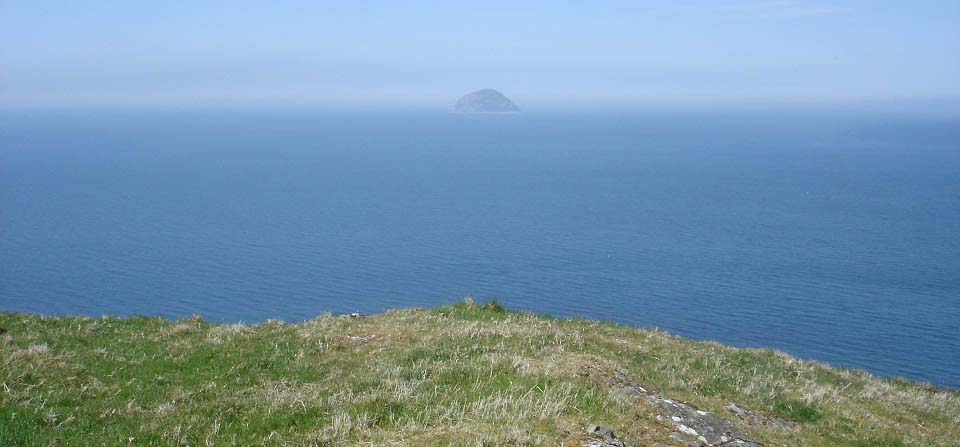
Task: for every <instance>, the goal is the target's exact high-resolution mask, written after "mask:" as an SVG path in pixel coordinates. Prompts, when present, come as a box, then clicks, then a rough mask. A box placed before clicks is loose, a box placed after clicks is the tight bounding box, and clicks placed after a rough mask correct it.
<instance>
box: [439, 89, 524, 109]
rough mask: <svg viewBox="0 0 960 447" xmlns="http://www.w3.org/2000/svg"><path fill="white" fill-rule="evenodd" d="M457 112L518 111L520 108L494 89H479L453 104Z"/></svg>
mask: <svg viewBox="0 0 960 447" xmlns="http://www.w3.org/2000/svg"><path fill="white" fill-rule="evenodd" d="M453 111H454V112H456V113H517V112H519V111H520V108H519V107H517V105H516V104H514V103H513V101H511V100H510V99H508V98H507V97H506V96H504V95H503V93H500V92H498V91H496V90H494V89H491V88H488V89H483V90H477V91H475V92H473V93H469V94H467V95H466V96H464V97H462V98H460V100H459V101H457V103H456V104H454V105H453Z"/></svg>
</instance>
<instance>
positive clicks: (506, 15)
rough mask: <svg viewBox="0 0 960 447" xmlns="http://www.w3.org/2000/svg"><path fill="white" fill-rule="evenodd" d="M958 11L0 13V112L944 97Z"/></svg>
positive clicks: (275, 4) (19, 9)
mask: <svg viewBox="0 0 960 447" xmlns="http://www.w3.org/2000/svg"><path fill="white" fill-rule="evenodd" d="M958 81H960V1H957V0H941V1H932V0H916V1H903V0H869V1H867V0H864V1H860V0H835V1H830V0H770V1H763V0H760V1H738V0H732V1H725V0H710V1H706V0H704V1H694V0H673V1H640V0H632V1H601V0H598V1H586V0H578V1H566V2H564V1H533V0H531V1H516V0H514V1H499V0H485V1H479V2H469V1H450V2H443V1H409V2H405V1H399V0H396V1H360V0H356V1H337V2H325V1H317V0H313V1H294V0H274V1H262V0H259V1H246V0H231V1H220V0H206V1H205V0H192V1H188V0H183V1H179V0H171V1H167V2H151V1H98V0H63V1H53V0H22V1H21V0H0V105H5V106H37V105H40V106H45V105H80V106H84V105H151V104H161V105H163V104H195V105H224V104H271V105H282V104H295V105H343V104H385V105H416V106H431V105H442V106H449V104H451V103H452V102H454V101H455V100H456V99H457V98H458V97H459V96H461V95H463V94H465V93H467V92H469V91H472V90H476V89H480V88H496V89H498V90H500V91H502V92H503V93H505V94H506V95H507V96H509V97H511V99H514V100H515V101H516V102H517V103H519V104H521V106H523V105H524V104H536V105H557V104H560V105H564V104H567V105H583V104H595V105H610V104H613V105H627V106H629V105H643V104H656V103H686V102H690V103H698V102H706V103H710V102H716V103H724V102H778V101H785V102H791V101H799V102H819V101H823V102H837V101H864V100H866V101H884V100H928V99H956V98H960V82H958Z"/></svg>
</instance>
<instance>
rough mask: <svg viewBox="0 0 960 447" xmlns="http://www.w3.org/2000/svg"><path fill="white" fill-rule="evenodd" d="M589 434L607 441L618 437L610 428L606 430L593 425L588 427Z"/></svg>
mask: <svg viewBox="0 0 960 447" xmlns="http://www.w3.org/2000/svg"><path fill="white" fill-rule="evenodd" d="M587 433H590V434H591V435H596V436H600V437H602V438H605V439H617V436H616V435H615V434H614V433H613V430H610V429H609V428H604V427H601V426H599V425H591V426H589V427H587Z"/></svg>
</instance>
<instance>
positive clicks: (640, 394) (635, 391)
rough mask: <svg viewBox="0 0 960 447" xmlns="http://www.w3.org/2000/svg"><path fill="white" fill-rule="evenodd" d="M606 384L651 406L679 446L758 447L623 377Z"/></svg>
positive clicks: (732, 428)
mask: <svg viewBox="0 0 960 447" xmlns="http://www.w3.org/2000/svg"><path fill="white" fill-rule="evenodd" d="M608 384H609V385H610V386H611V387H612V388H613V389H614V390H615V391H616V392H619V393H623V394H624V395H627V396H630V397H634V398H637V399H643V400H645V401H647V402H648V403H650V404H651V405H653V406H654V407H655V408H656V409H657V410H658V411H659V412H660V415H661V416H662V417H658V418H657V419H658V420H660V421H664V422H669V423H671V424H673V425H674V427H676V429H677V431H676V432H674V433H672V434H671V438H672V439H674V440H675V441H677V442H680V443H681V445H686V446H690V447H709V446H727V445H731V446H732V445H735V446H740V447H760V446H762V445H763V444H760V443H759V442H757V441H756V440H755V439H753V438H752V437H750V435H748V434H746V433H745V432H744V431H743V430H742V429H740V428H739V427H737V426H736V425H734V424H732V423H731V422H729V421H727V420H726V419H723V418H721V417H719V416H716V415H714V414H711V413H710V412H708V411H702V410H698V409H696V408H694V407H693V406H691V405H688V404H685V403H682V402H676V401H673V400H671V399H667V398H666V397H664V396H663V395H661V394H659V393H656V392H652V391H647V389H645V388H643V387H642V386H640V385H639V384H637V383H636V382H634V381H633V380H632V379H631V378H630V377H629V376H627V375H626V374H624V373H622V372H620V371H617V372H615V373H614V375H613V376H612V377H610V378H609V379H608Z"/></svg>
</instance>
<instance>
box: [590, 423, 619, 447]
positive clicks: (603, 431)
mask: <svg viewBox="0 0 960 447" xmlns="http://www.w3.org/2000/svg"><path fill="white" fill-rule="evenodd" d="M585 431H586V432H587V433H588V434H590V435H592V436H594V438H593V439H588V440H586V441H584V443H583V444H581V447H630V444H627V443H625V442H623V441H621V440H619V439H617V435H615V434H613V430H610V429H609V428H603V427H601V426H599V425H591V426H589V427H587V429H586V430H585Z"/></svg>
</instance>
